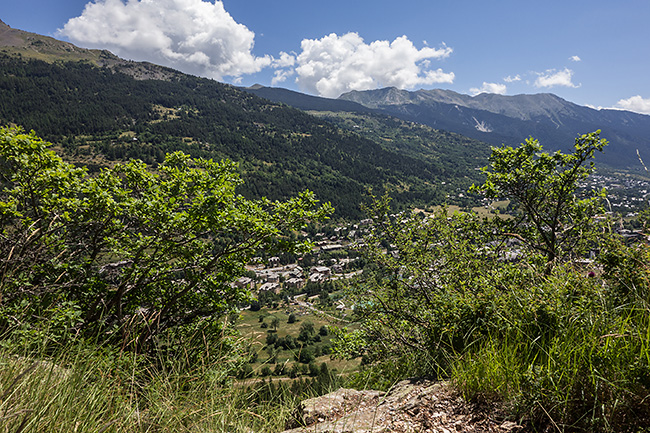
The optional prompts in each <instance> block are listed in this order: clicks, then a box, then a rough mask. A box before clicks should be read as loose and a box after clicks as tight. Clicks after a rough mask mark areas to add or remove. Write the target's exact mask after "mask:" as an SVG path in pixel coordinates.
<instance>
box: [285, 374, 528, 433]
mask: <svg viewBox="0 0 650 433" xmlns="http://www.w3.org/2000/svg"><path fill="white" fill-rule="evenodd" d="M287 427H288V428H289V429H290V430H286V431H285V432H284V433H306V432H319V433H371V432H372V433H388V432H431V433H433V432H445V433H449V432H470V433H472V432H474V433H478V432H497V433H498V432H504V433H505V432H516V431H522V429H523V427H522V426H520V425H518V424H516V423H514V422H512V421H508V420H506V419H505V418H504V417H503V416H502V414H501V413H500V412H499V411H498V410H497V409H496V408H488V407H483V406H479V405H476V404H470V403H468V402H466V401H465V400H463V398H462V397H460V396H459V395H458V394H457V393H456V392H454V391H453V390H452V389H451V388H450V387H449V385H448V384H446V383H444V382H433V381H429V380H404V381H402V382H399V383H397V384H396V385H395V386H394V387H393V388H392V389H391V390H390V391H388V392H387V393H384V392H381V391H356V390H352V389H339V390H338V391H335V392H332V393H330V394H327V395H324V396H322V397H317V398H312V399H309V400H305V401H304V402H303V403H302V404H301V405H300V407H299V408H298V410H297V411H296V413H295V415H294V417H293V419H291V420H290V421H289V422H288V425H287Z"/></svg>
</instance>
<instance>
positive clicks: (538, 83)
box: [535, 68, 580, 87]
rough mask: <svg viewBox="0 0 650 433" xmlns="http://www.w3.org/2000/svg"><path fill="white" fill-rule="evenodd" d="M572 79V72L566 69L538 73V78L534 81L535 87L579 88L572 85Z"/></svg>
mask: <svg viewBox="0 0 650 433" xmlns="http://www.w3.org/2000/svg"><path fill="white" fill-rule="evenodd" d="M572 78H573V71H572V70H571V69H568V68H564V69H563V70H561V71H557V70H555V69H549V70H548V71H546V72H544V73H538V77H537V79H536V80H535V87H556V86H564V87H580V86H576V85H575V84H573V82H572V81H571V80H572Z"/></svg>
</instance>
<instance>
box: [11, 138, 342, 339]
mask: <svg viewBox="0 0 650 433" xmlns="http://www.w3.org/2000/svg"><path fill="white" fill-rule="evenodd" d="M49 147H50V145H49V144H48V143H45V142H44V141H42V140H41V139H39V138H38V137H37V136H35V135H34V133H30V134H27V133H25V132H24V131H22V130H21V129H19V128H4V129H0V187H1V188H2V189H1V190H0V239H1V240H2V242H0V255H1V256H2V257H3V259H2V263H1V265H2V279H1V280H0V296H2V298H1V301H0V302H1V304H0V305H1V307H2V308H1V309H2V311H5V312H9V313H10V314H4V315H3V316H4V319H3V322H4V326H5V327H11V326H15V325H16V323H11V318H10V317H16V316H15V315H13V313H14V312H16V311H18V310H20V309H21V308H23V310H24V311H23V312H24V313H25V314H23V315H22V317H24V318H26V320H28V321H29V318H30V317H31V318H34V317H39V316H40V315H41V313H43V312H44V311H49V310H53V309H54V310H56V308H57V307H56V306H58V305H64V304H63V303H66V302H67V303H72V304H74V305H76V308H78V309H79V311H81V314H80V316H79V317H78V320H76V323H74V325H73V326H72V327H71V328H72V329H74V330H76V332H80V333H83V334H90V335H95V336H102V338H108V339H109V340H111V341H115V342H120V344H122V345H123V346H124V347H133V348H136V349H139V348H142V347H144V346H145V345H148V344H150V343H152V342H153V338H154V337H155V336H156V335H158V334H160V333H162V332H164V331H166V330H169V329H172V328H179V327H183V326H188V325H191V324H192V323H194V322H196V321H200V320H204V319H205V318H213V319H216V318H220V317H224V316H225V315H227V313H229V312H230V311H232V310H233V308H235V307H237V306H238V305H240V304H242V303H246V302H248V301H249V300H250V299H249V293H248V292H247V291H246V290H244V289H239V288H236V287H234V286H233V285H232V284H231V282H232V281H234V280H235V279H236V278H237V277H239V276H241V275H243V274H244V273H245V268H244V265H245V264H246V263H247V262H248V261H249V260H250V259H251V258H252V257H253V256H254V255H255V254H256V252H257V251H259V250H260V249H262V248H266V249H275V250H286V251H290V252H298V251H304V250H305V249H306V248H308V247H309V244H308V243H307V242H294V241H291V240H290V238H289V237H288V236H286V235H287V234H288V233H289V232H290V231H292V230H295V229H299V228H301V227H303V226H304V225H305V224H306V223H308V222H310V221H317V220H321V219H323V218H326V217H327V216H328V215H329V214H330V213H331V207H330V206H329V205H328V204H325V205H319V204H318V202H317V200H316V199H315V197H314V195H313V194H312V193H311V192H309V191H306V192H304V193H302V194H300V195H299V196H297V197H295V198H292V199H289V200H288V201H286V202H277V201H276V202H272V201H270V200H267V199H258V200H249V199H246V198H244V197H243V196H241V195H239V194H238V193H237V187H238V185H240V184H241V180H240V178H239V176H238V174H237V172H236V170H237V166H236V165H235V164H234V163H232V162H229V161H221V162H215V161H212V160H207V159H192V158H190V157H189V156H187V155H185V154H183V153H180V152H177V153H173V154H170V155H167V157H166V158H165V161H164V162H163V163H162V164H160V165H159V166H158V167H157V168H156V170H155V171H154V170H152V169H151V168H150V167H147V166H146V165H145V164H144V163H142V162H140V161H130V162H128V163H125V164H118V165H115V166H114V167H112V168H110V169H104V170H102V171H101V172H99V173H97V174H95V175H93V176H91V175H89V174H88V172H87V171H86V170H85V169H84V168H78V167H75V166H73V165H71V164H68V163H66V162H64V161H63V160H62V159H61V158H60V157H58V156H57V155H56V154H55V153H54V152H53V151H52V150H50V149H49ZM25 302H27V304H28V305H27V306H24V305H25ZM67 305H70V304H67ZM21 306H24V307H21Z"/></svg>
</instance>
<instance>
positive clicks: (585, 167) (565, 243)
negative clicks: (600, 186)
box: [472, 130, 607, 270]
mask: <svg viewBox="0 0 650 433" xmlns="http://www.w3.org/2000/svg"><path fill="white" fill-rule="evenodd" d="M606 145H607V141H606V140H605V139H602V138H600V130H598V131H596V132H592V133H589V134H584V135H581V136H579V137H578V138H576V140H575V145H574V151H573V152H572V153H568V154H565V153H562V152H560V151H557V152H554V153H548V152H544V151H543V149H542V145H541V144H539V142H538V141H537V140H535V139H533V138H529V139H527V140H526V141H525V142H524V143H522V144H521V146H519V147H517V148H512V147H505V146H504V147H493V148H492V155H491V156H490V166H489V167H485V168H484V169H483V172H484V173H485V174H486V175H487V179H486V181H485V183H484V184H483V185H481V186H473V187H472V190H473V191H477V192H480V193H482V194H484V195H485V196H486V197H488V198H492V199H495V198H507V199H509V200H511V201H513V202H514V205H515V206H517V209H518V211H517V215H516V218H515V219H514V220H511V221H506V223H505V226H506V230H504V233H506V234H507V235H510V236H514V237H516V238H518V239H520V240H521V241H523V242H524V243H525V244H526V245H527V246H528V247H530V248H532V249H533V250H535V251H537V252H539V253H541V254H542V255H543V256H544V257H545V260H546V263H547V270H550V268H551V267H552V266H553V264H554V263H555V262H556V261H558V260H561V259H564V258H566V257H569V256H575V255H579V254H581V253H582V252H583V251H584V248H585V247H586V246H587V245H588V244H589V242H590V241H591V240H592V237H591V234H592V233H593V228H594V220H593V217H594V216H595V215H596V214H597V213H599V212H601V211H602V199H603V198H604V191H600V192H595V191H585V192H583V193H579V186H580V182H582V181H584V180H585V179H586V178H587V177H588V176H589V175H590V174H591V173H592V172H593V169H594V162H593V158H594V154H595V152H596V151H599V152H600V151H602V150H603V148H604V147H605V146H606Z"/></svg>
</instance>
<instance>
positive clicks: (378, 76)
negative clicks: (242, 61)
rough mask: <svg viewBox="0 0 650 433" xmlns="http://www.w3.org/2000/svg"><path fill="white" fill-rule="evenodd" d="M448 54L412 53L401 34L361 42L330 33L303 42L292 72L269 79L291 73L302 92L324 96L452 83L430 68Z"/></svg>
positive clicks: (432, 50) (450, 78)
mask: <svg viewBox="0 0 650 433" xmlns="http://www.w3.org/2000/svg"><path fill="white" fill-rule="evenodd" d="M452 51H453V50H452V49H451V48H449V47H447V46H443V47H442V48H438V49H436V48H430V47H424V48H421V49H417V48H416V47H415V46H414V45H413V43H412V42H411V41H410V40H409V39H408V38H407V37H406V36H401V37H398V38H397V39H395V40H394V41H392V42H389V41H374V42H371V43H369V44H367V43H365V42H364V40H363V38H361V36H359V35H358V34H357V33H347V34H345V35H342V36H339V35H337V34H334V33H332V34H330V35H327V36H325V37H323V38H321V39H304V40H303V41H302V43H301V52H300V53H299V54H297V55H296V57H295V62H296V66H295V68H292V69H291V70H288V71H287V70H285V71H276V78H274V80H275V81H277V82H279V81H281V80H282V79H286V77H287V76H289V75H292V74H295V75H296V82H297V83H298V85H299V86H300V88H301V89H303V91H306V92H309V93H317V94H319V95H321V96H326V97H337V96H339V95H340V94H341V93H344V92H348V91H351V90H369V89H375V88H378V87H389V86H394V87H399V88H412V87H414V86H421V85H430V84H435V83H452V82H453V81H454V78H455V76H454V73H453V72H444V71H443V70H442V69H440V68H438V69H432V68H431V60H437V59H444V58H446V57H449V55H450V54H451V53H452Z"/></svg>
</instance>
